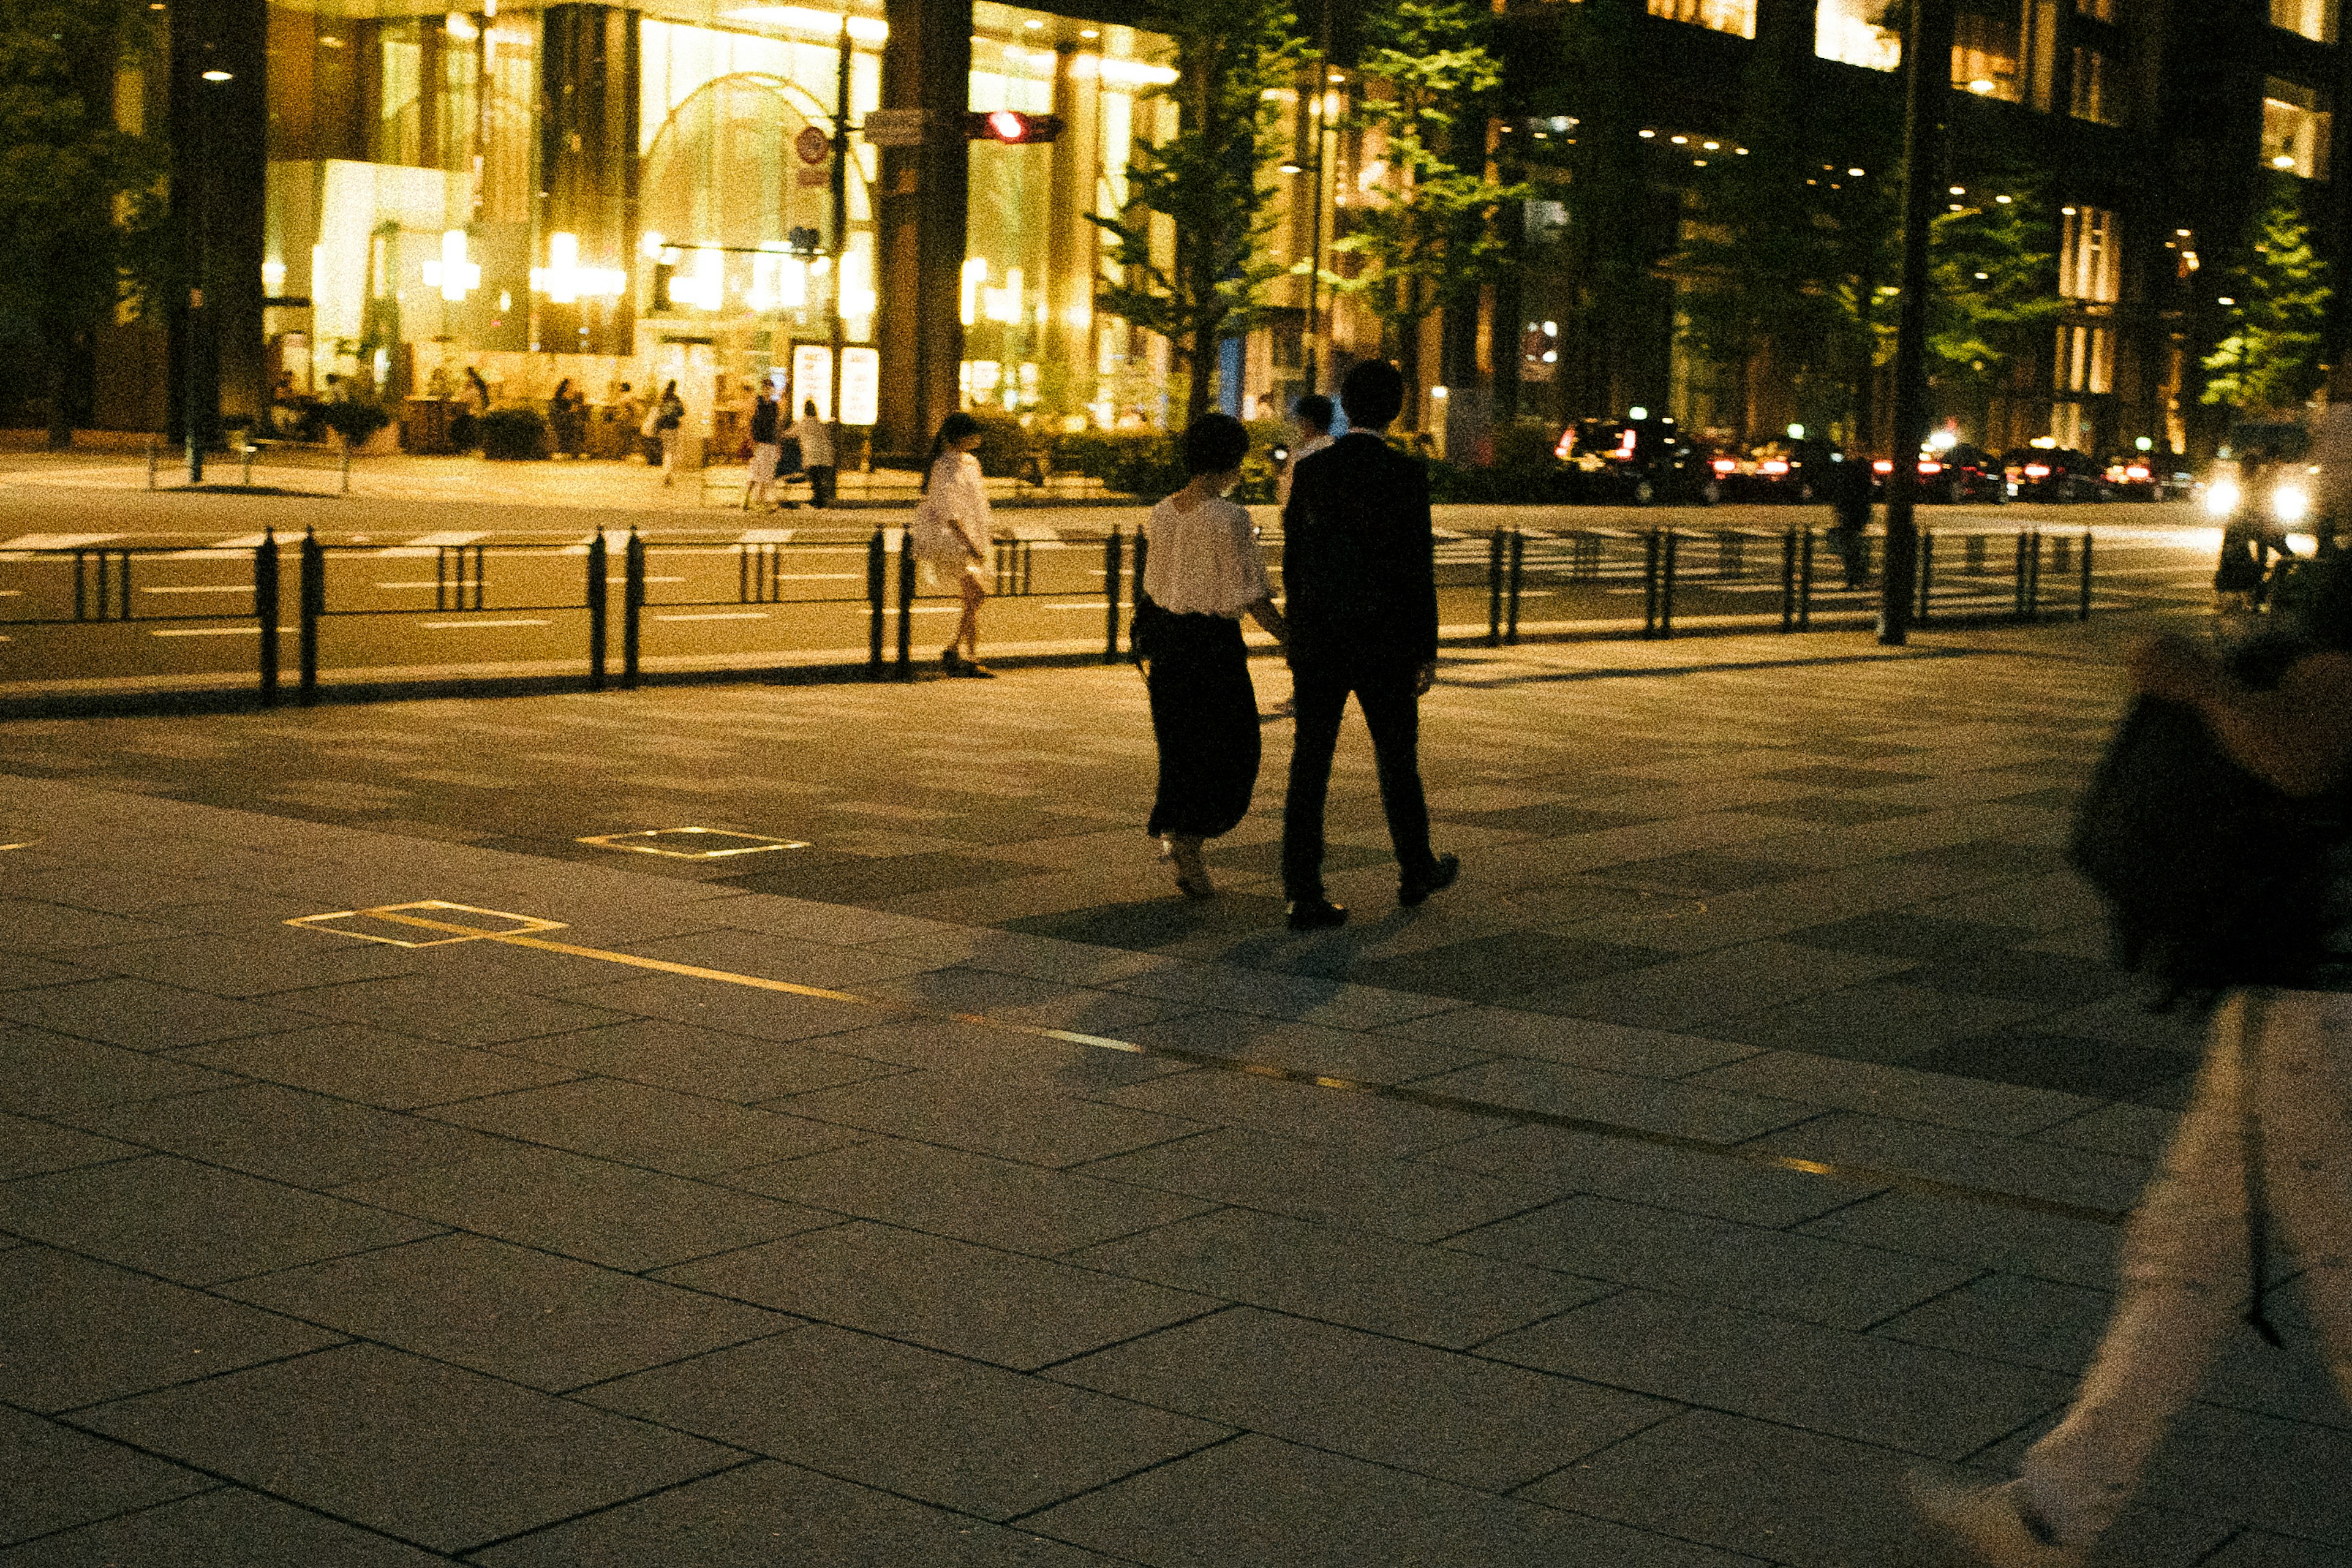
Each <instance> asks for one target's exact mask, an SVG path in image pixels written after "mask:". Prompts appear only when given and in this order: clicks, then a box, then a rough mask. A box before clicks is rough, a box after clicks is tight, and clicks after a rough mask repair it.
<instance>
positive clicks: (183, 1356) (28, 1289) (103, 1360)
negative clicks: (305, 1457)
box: [0, 1246, 337, 1413]
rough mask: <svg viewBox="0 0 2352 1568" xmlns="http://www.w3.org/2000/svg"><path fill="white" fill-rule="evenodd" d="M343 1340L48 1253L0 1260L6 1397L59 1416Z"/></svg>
mask: <svg viewBox="0 0 2352 1568" xmlns="http://www.w3.org/2000/svg"><path fill="white" fill-rule="evenodd" d="M335 1342H337V1336H335V1335H333V1334H331V1333H323V1332H321V1331H319V1330H317V1329H314V1328H312V1327H310V1325H308V1324H304V1323H298V1322H295V1321H291V1320H290V1319H287V1318H280V1317H277V1316H274V1315H273V1314H271V1313H268V1312H260V1311H256V1310H253V1309H252V1308H250V1307H244V1306H239V1305H238V1304H237V1303H236V1302H235V1301H225V1300H221V1299H220V1297H218V1296H217V1295H211V1294H207V1293H205V1292H204V1291H200V1290H189V1289H183V1288H182V1287H180V1286H177V1285H170V1284H166V1283H164V1282H163V1280H160V1279H151V1278H148V1277H147V1276H145V1275H142V1274H133V1273H131V1272H129V1271H128V1270H125V1269H121V1268H112V1267H110V1266H109V1265H107V1264H103V1263H94V1262H91V1261H90V1260H89V1259H88V1258H77V1257H75V1256H74V1255H73V1254H71V1253H68V1252H58V1251H54V1250H52V1249H50V1248H48V1247H30V1246H27V1247H12V1248H10V1249H9V1250H8V1251H6V1252H5V1253H0V1399H5V1400H7V1401H8V1402H9V1403H11V1404H14V1405H23V1406H24V1407H26V1409H30V1410H39V1411H44V1412H50V1413H54V1412H57V1411H60V1410H70V1409H73V1408H75V1407H77V1406H79V1405H94V1404H97V1403H98V1402H100V1401H101V1400H108V1399H120V1398H121V1397H123V1396H124V1395H125V1394H143V1393H146V1392H147V1391H148V1390H150V1389H155V1388H163V1387H165V1386H168V1385H170V1384H176V1383H185V1382H189V1381H191V1380H193V1379H195V1378H201V1377H209V1376H211V1375H213V1374H215V1373H222V1372H227V1371H231V1370H233V1369H235V1368H236V1367H240V1366H250V1365H252V1364H254V1363H257V1362H265V1361H273V1360H276V1359H277V1358H278V1357H279V1356H287V1355H295V1354H299V1353H300V1352H304V1351H313V1350H319V1349H321V1348H323V1347H325V1346H327V1345H331V1344H333V1343H335Z"/></svg>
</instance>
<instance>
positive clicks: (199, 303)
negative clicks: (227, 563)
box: [180, 66, 236, 485]
mask: <svg viewBox="0 0 2352 1568" xmlns="http://www.w3.org/2000/svg"><path fill="white" fill-rule="evenodd" d="M197 75H198V77H199V78H200V79H202V80H204V81H205V82H206V83H209V84H210V85H212V86H215V87H218V86H219V85H221V84H222V83H223V82H228V81H234V80H236V73H234V72H232V71H225V70H222V69H220V68H218V67H217V66H215V68H212V69H210V70H206V71H200V72H198V73H197ZM201 90H202V89H199V91H201ZM212 120H213V109H212V105H211V104H209V103H207V102H203V101H199V102H198V103H197V104H196V106H195V122H196V123H195V132H196V134H195V156H194V159H193V160H192V161H191V162H190V163H189V165H188V183H189V184H190V185H191V186H192V187H193V188H192V189H191V190H190V191H189V192H188V195H189V198H190V199H189V203H188V209H189V211H188V219H189V224H188V226H189V237H190V244H189V249H190V252H191V255H190V258H189V260H190V265H189V268H188V272H189V279H188V318H187V326H186V328H185V329H184V331H183V332H182V333H181V343H180V347H181V354H180V383H181V420H182V423H184V425H185V426H187V429H186V431H185V434H186V436H187V438H188V483H190V484H192V485H200V484H203V483H204V482H205V431H204V425H205V421H204V400H203V396H202V392H203V386H204V382H205V377H204V374H203V371H202V365H201V361H202V358H203V353H204V348H203V344H204V341H205V332H204V310H205V275H206V274H207V273H208V272H209V271H210V270H211V262H212V255H211V251H212V236H211V228H212V180H211V177H210V176H211V174H212V161H211V157H210V154H209V151H208V146H207V139H208V136H209V131H210V126H211V123H212Z"/></svg>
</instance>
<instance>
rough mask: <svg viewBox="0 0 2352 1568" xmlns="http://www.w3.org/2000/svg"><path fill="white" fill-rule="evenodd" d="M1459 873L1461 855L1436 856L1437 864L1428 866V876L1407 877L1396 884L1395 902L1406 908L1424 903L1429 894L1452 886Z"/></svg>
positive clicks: (1460, 873) (1460, 869) (1440, 891)
mask: <svg viewBox="0 0 2352 1568" xmlns="http://www.w3.org/2000/svg"><path fill="white" fill-rule="evenodd" d="M1461 875H1462V857H1461V856H1459V855H1440V856H1439V857H1438V858H1437V864H1436V865H1434V866H1433V867H1431V868H1430V871H1429V875H1428V876H1426V877H1407V878H1406V879H1404V880H1402V881H1401V882H1399V883H1398V884H1397V902H1398V903H1401V904H1402V905H1403V906H1404V907H1405V908H1407V909H1411V908H1412V907H1413V906H1414V905H1416V904H1420V903H1424V902H1426V901H1427V900H1428V899H1429V895H1430V894H1432V893H1442V892H1444V890H1445V889H1448V888H1450V887H1452V886H1454V881H1455V879H1458V878H1459V877H1460V876H1461Z"/></svg>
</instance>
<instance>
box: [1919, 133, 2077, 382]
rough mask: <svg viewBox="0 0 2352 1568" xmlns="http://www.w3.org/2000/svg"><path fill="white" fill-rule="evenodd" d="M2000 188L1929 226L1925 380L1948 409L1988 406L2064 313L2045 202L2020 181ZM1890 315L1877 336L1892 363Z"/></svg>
mask: <svg viewBox="0 0 2352 1568" xmlns="http://www.w3.org/2000/svg"><path fill="white" fill-rule="evenodd" d="M1994 184H1997V185H1999V186H2000V190H1999V192H1998V194H1996V195H1989V196H1987V195H1979V196H1978V197H1977V198H1976V199H1975V200H1973V201H1970V202H1966V203H1952V204H1948V210H1946V211H1944V212H1942V213H1939V214H1937V216H1936V218H1935V221H1934V223H1933V224H1932V225H1931V226H1930V230H1929V234H1930V243H1929V247H1928V263H1927V266H1928V284H1929V289H1930V298H1929V300H1928V304H1927V361H1928V364H1927V376H1928V380H1929V381H1930V383H1932V384H1934V385H1935V387H1936V388H1937V391H1938V392H1939V393H1941V394H1944V395H1945V399H1946V401H1950V400H1952V399H1954V398H1963V397H1964V398H1969V399H1972V400H1973V401H1975V402H1977V403H1981V402H1982V401H1983V400H1985V399H1986V398H1989V397H1990V396H1991V395H1992V394H1993V393H1994V392H1995V391H1996V390H1997V389H1998V388H1999V386H2000V384H2001V383H2002V381H2003V379H2004V377H2005V376H2006V374H2007V373H2008V371H2009V368H2010V366H2011V364H2012V363H2014V362H2015V361H2016V360H2017V359H2018V358H2020V357H2021V355H2024V354H2026V353H2029V352H2030V351H2031V350H2032V346H2033V345H2034V344H2035V343H2036V342H2040V341H2042V339H2043V338H2044V337H2045V335H2046V334H2047V331H2048V330H2049V327H2050V325H2051V323H2052V322H2053V321H2056V320H2057V319H2058V317H2059V316H2060V315H2062V314H2063V313H2064V311H2065V310H2066V301H2065V300H2063V299H2061V298H2059V296H2058V290H2057V281H2058V279H2057V263H2058V254H2057V245H2056V235H2055V233H2054V231H2053V225H2052V224H2051V221H2050V205H2049V202H2048V200H2047V199H2046V198H2045V197H2044V196H2043V195H2042V191H2041V188H2040V186H2039V184H2036V183H2033V182H2029V181H2026V180H2023V179H2021V178H2011V179H2007V180H1997V181H1995V182H1994ZM2002 195H2006V196H2008V197H2009V198H2010V199H2009V200H2008V201H2006V202H2004V201H2001V200H2000V196H2002ZM1950 208H1957V209H1958V210H1949V209H1950ZM1892 314H1893V312H1892V311H1891V310H1890V311H1888V312H1887V315H1888V317H1889V318H1890V319H1889V320H1887V321H1885V323H1884V325H1883V327H1882V331H1881V335H1882V340H1883V342H1884V343H1885V347H1886V350H1887V352H1888V353H1892V352H1893V349H1894V342H1895V338H1894V326H1893V322H1892V320H1891V317H1892Z"/></svg>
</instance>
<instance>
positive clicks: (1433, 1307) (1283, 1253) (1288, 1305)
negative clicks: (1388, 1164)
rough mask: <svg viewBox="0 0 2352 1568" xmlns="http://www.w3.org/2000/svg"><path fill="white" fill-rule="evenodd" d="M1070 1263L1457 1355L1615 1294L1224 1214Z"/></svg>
mask: <svg viewBox="0 0 2352 1568" xmlns="http://www.w3.org/2000/svg"><path fill="white" fill-rule="evenodd" d="M1073 1260H1074V1261H1076V1262H1078V1263H1082V1264H1084V1265H1086V1266H1087V1267H1088V1268H1100V1269H1105V1270H1108V1271H1109V1272H1111V1273H1115V1274H1125V1275H1129V1276H1132V1277H1133V1278H1135V1279H1150V1280H1152V1281H1155V1282H1156V1283H1159V1284H1161V1285H1166V1286H1170V1287H1171V1288H1173V1289H1180V1290H1189V1291H1193V1292H1196V1293H1198V1294H1200V1295H1203V1296H1213V1297H1217V1298H1221V1299H1223V1300H1228V1301H1241V1302H1246V1303H1248V1304H1250V1305H1252V1306H1257V1307H1265V1308H1267V1309H1270V1310H1275V1311H1279V1312H1289V1313H1293V1314H1296V1315H1297V1316H1299V1317H1302V1318H1314V1319H1318V1320H1320V1321H1325V1322H1329V1323H1337V1324H1339V1325H1342V1326H1344V1327H1348V1328H1355V1329H1363V1330H1366V1331H1370V1332H1372V1333H1376V1334H1388V1335H1392V1336H1394V1337H1396V1338H1398V1339H1405V1340H1414V1341H1418V1342H1422V1343H1424V1344H1432V1345H1436V1346H1439V1347H1441V1348H1444V1349H1447V1350H1461V1349H1465V1348H1466V1347H1468V1346H1471V1345H1475V1344H1477V1343H1478V1342H1481V1341H1483V1340H1486V1339H1489V1338H1492V1337H1493V1336H1495V1335H1496V1334H1500V1333H1503V1332H1506V1331H1509V1330H1511V1329H1516V1328H1518V1327H1521V1326H1522V1325H1525V1324H1528V1323H1532V1322H1534V1321H1537V1320H1538V1319H1540V1318H1545V1317H1549V1315H1551V1314H1553V1313H1556V1312H1561V1311H1565V1310H1568V1309H1570V1308H1571V1307H1575V1306H1578V1305H1580V1304H1581V1303H1583V1302H1586V1301H1590V1300H1594V1299H1595V1298H1596V1297H1599V1296H1602V1295H1605V1294H1607V1293H1608V1292H1609V1291H1610V1289H1612V1288H1611V1287H1610V1286H1608V1285H1605V1284H1602V1283H1601V1282H1600V1281H1598V1280H1590V1279H1568V1278H1566V1277H1564V1276H1562V1275H1559V1274H1557V1273H1552V1272H1549V1271H1547V1270H1543V1269H1537V1268H1524V1267H1521V1266H1520V1265H1517V1264H1514V1263H1504V1262H1497V1261H1495V1260H1491V1259H1488V1258H1474V1257H1471V1256H1469V1255H1467V1254H1465V1253H1460V1252H1452V1251H1448V1250H1446V1249H1444V1248H1442V1247H1423V1246H1415V1245H1413V1244H1411V1243H1407V1242H1401V1241H1393V1240H1390V1239H1388V1238H1387V1237H1376V1236H1371V1235H1368V1234H1365V1233H1361V1232H1349V1231H1343V1230H1340V1229H1339V1228H1338V1227H1336V1226H1321V1225H1307V1224H1305V1223H1303V1222H1301V1221H1298V1220H1293V1219H1285V1218H1282V1217H1280V1216H1277V1215H1261V1214H1253V1213H1250V1212H1248V1211H1246V1210H1242V1209H1227V1210H1224V1211H1223V1212H1221V1213H1217V1214H1213V1215H1203V1216H1202V1217H1201V1218H1199V1219H1192V1220H1186V1221H1183V1222H1182V1223H1181V1224H1177V1225H1171V1226H1165V1227H1163V1228H1161V1229H1160V1230H1156V1231H1151V1232H1149V1233H1147V1234H1145V1235H1142V1236H1138V1237H1129V1238H1128V1239H1126V1240H1123V1241H1114V1242H1109V1243H1107V1244H1106V1245H1104V1246H1101V1247H1089V1248H1087V1249H1086V1250H1085V1251H1083V1252H1079V1253H1077V1254H1076V1255H1074V1258H1073Z"/></svg>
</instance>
